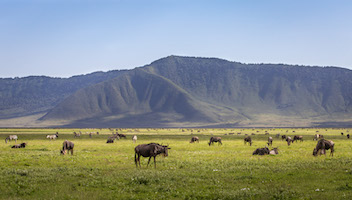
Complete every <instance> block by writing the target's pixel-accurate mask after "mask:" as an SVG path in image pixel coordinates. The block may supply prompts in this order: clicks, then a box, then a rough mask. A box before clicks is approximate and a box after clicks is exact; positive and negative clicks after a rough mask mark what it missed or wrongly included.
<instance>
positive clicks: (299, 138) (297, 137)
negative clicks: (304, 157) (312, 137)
mask: <svg viewBox="0 0 352 200" xmlns="http://www.w3.org/2000/svg"><path fill="white" fill-rule="evenodd" d="M296 140H300V141H301V142H303V136H301V135H295V136H294V137H293V140H292V143H293V142H294V141H296Z"/></svg>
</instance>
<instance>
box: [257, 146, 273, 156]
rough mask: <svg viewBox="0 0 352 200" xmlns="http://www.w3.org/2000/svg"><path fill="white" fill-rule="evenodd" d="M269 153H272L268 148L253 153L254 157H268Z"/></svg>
mask: <svg viewBox="0 0 352 200" xmlns="http://www.w3.org/2000/svg"><path fill="white" fill-rule="evenodd" d="M269 153H270V150H269V148H268V147H265V148H258V149H256V150H255V151H253V155H267V154H269Z"/></svg>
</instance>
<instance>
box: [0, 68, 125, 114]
mask: <svg viewBox="0 0 352 200" xmlns="http://www.w3.org/2000/svg"><path fill="white" fill-rule="evenodd" d="M123 72H124V71H110V72H95V73H92V74H88V75H80V76H74V77H71V78H51V77H46V76H30V77H25V78H5V79H0V99H1V101H0V119H6V118H11V117H21V116H26V115H32V114H35V113H40V112H47V111H49V110H50V109H52V108H54V107H55V106H56V105H58V104H59V103H60V102H61V101H62V100H64V99H65V98H66V97H68V96H70V95H71V94H73V93H75V92H76V91H77V90H79V89H81V88H84V87H88V86H90V85H94V84H97V83H99V82H102V81H105V80H109V79H111V78H115V77H117V76H118V75H119V74H122V73H123Z"/></svg>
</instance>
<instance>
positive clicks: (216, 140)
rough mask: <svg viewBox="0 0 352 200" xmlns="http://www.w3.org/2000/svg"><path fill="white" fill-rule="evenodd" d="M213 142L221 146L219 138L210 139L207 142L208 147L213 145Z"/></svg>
mask: <svg viewBox="0 0 352 200" xmlns="http://www.w3.org/2000/svg"><path fill="white" fill-rule="evenodd" d="M214 142H218V145H220V144H221V145H222V142H221V137H211V138H210V141H209V143H208V144H209V146H210V145H211V144H214Z"/></svg>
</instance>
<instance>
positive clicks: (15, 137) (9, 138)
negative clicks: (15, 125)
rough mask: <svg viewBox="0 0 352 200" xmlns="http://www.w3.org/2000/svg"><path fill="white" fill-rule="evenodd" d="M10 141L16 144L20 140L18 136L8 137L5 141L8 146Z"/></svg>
mask: <svg viewBox="0 0 352 200" xmlns="http://www.w3.org/2000/svg"><path fill="white" fill-rule="evenodd" d="M10 140H15V143H16V142H17V140H18V137H17V135H9V136H7V137H6V139H5V143H6V144H7V141H10Z"/></svg>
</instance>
